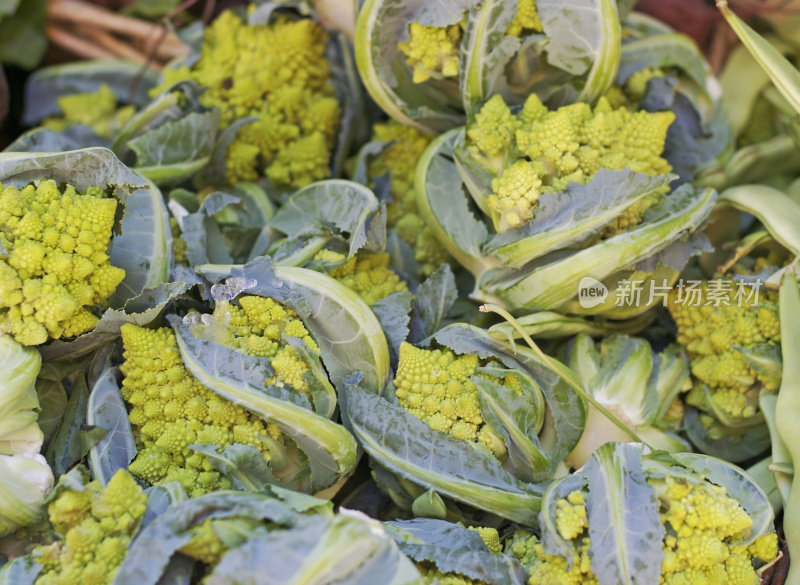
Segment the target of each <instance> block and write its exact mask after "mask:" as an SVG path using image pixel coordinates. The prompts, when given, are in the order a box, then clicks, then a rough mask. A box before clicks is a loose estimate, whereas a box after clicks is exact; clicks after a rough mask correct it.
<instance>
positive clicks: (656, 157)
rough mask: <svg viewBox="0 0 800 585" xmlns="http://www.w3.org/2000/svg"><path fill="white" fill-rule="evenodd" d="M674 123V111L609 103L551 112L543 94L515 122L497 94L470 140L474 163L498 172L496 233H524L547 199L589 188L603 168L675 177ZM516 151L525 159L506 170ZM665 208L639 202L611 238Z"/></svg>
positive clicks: (493, 206) (493, 199) (493, 207)
mask: <svg viewBox="0 0 800 585" xmlns="http://www.w3.org/2000/svg"><path fill="white" fill-rule="evenodd" d="M674 119H675V114H673V113H672V112H655V113H650V112H645V111H638V112H633V111H630V110H628V109H627V108H622V107H621V108H617V109H614V108H612V107H611V105H610V103H609V102H608V100H606V99H601V100H600V101H599V102H598V104H597V105H596V106H595V107H594V109H592V108H591V107H590V106H589V105H587V104H584V103H576V104H571V105H568V106H563V107H561V108H558V109H557V110H552V111H551V110H548V109H547V107H546V106H544V104H542V102H541V100H540V99H539V97H538V96H537V95H536V94H532V95H531V96H530V97H529V98H528V99H527V101H526V102H525V105H524V106H523V108H522V110H521V111H520V112H519V114H517V115H516V116H513V115H512V113H511V111H510V110H509V108H508V106H506V104H505V102H504V101H503V98H502V97H501V96H500V95H496V96H494V97H493V98H492V99H490V100H489V101H488V102H487V103H486V104H485V105H484V106H483V108H482V110H481V112H480V113H479V114H478V115H476V118H475V123H474V124H473V125H471V126H469V127H468V130H467V136H468V138H469V143H468V144H469V146H468V149H469V152H470V154H471V155H472V156H473V158H475V160H477V161H480V163H481V164H482V166H484V167H485V168H486V169H487V170H490V171H491V172H494V173H496V174H497V178H495V179H494V180H493V181H492V191H493V192H492V194H491V195H490V196H489V198H488V202H487V203H488V207H489V209H490V211H491V215H492V219H493V220H494V224H495V229H496V230H497V231H498V232H503V231H505V230H507V229H509V228H516V227H520V226H521V225H522V224H524V223H525V222H526V221H528V220H530V219H531V218H532V217H533V216H534V212H535V209H536V204H537V201H538V199H539V196H540V194H541V193H547V192H556V191H562V190H563V189H564V188H565V187H566V186H567V185H568V184H569V183H588V182H589V181H590V180H591V179H592V178H593V177H594V176H595V175H596V174H597V171H598V170H600V169H610V170H621V169H624V168H629V169H631V170H633V171H635V172H639V173H645V174H648V175H663V174H666V173H669V172H670V170H671V168H672V167H671V166H670V165H669V163H668V162H667V161H666V160H665V159H664V158H662V156H661V155H662V152H663V150H664V141H665V139H666V135H667V130H668V129H669V126H670V124H672V122H673V120H674ZM509 149H516V152H517V153H518V156H519V157H520V158H519V160H517V161H516V162H514V163H513V164H510V165H508V166H506V162H505V161H504V158H503V155H506V156H508V155H507V151H508V150H509ZM657 202H658V198H657V197H649V198H646V199H643V200H640V201H638V202H637V203H636V204H634V205H632V206H631V207H630V208H628V210H626V212H625V213H624V214H622V215H621V216H620V217H618V218H617V219H616V220H615V222H613V223H612V224H610V225H609V226H607V228H606V234H611V235H613V234H615V233H619V232H622V231H626V230H628V229H630V228H631V227H633V226H636V225H637V224H638V223H639V222H640V221H641V220H642V218H643V217H644V214H645V212H646V211H647V210H648V209H649V208H650V207H652V206H653V205H655V204H656V203H657Z"/></svg>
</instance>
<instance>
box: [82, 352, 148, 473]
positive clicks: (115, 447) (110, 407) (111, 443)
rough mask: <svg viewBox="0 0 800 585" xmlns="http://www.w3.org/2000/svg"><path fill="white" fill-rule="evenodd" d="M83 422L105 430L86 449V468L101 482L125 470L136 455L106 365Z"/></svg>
mask: <svg viewBox="0 0 800 585" xmlns="http://www.w3.org/2000/svg"><path fill="white" fill-rule="evenodd" d="M86 422H87V424H89V425H92V426H94V427H98V428H101V429H104V430H105V431H106V433H105V436H103V438H102V439H100V441H99V442H98V443H97V444H96V445H95V446H94V447H92V449H91V451H90V452H89V468H90V469H91V471H92V476H93V477H94V479H96V480H98V481H99V482H100V483H101V484H102V485H106V484H107V483H108V480H109V479H111V477H112V476H113V475H114V473H116V472H117V470H119V469H127V468H128V464H130V462H131V461H133V459H134V457H136V441H135V440H134V438H133V431H132V430H131V423H130V421H129V420H128V411H127V410H126V409H125V403H124V402H123V401H122V395H121V394H120V390H119V386H118V385H117V379H116V376H115V373H114V370H113V369H111V368H107V369H106V370H104V371H103V373H102V374H101V376H100V378H99V379H98V380H97V382H96V383H95V385H94V388H92V392H91V394H90V395H89V402H88V406H87V417H86Z"/></svg>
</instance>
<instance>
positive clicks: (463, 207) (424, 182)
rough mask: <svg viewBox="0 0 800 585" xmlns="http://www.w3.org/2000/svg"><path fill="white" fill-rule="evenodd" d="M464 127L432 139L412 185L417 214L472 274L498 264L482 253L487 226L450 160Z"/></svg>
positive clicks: (486, 235)
mask: <svg viewBox="0 0 800 585" xmlns="http://www.w3.org/2000/svg"><path fill="white" fill-rule="evenodd" d="M462 132H463V129H456V130H452V131H450V132H448V133H446V134H442V135H441V136H440V137H438V138H437V139H435V140H434V141H433V142H431V144H430V145H429V146H428V148H427V149H426V150H425V152H424V153H423V154H422V156H421V157H420V159H419V162H418V163H417V173H416V178H415V186H416V192H417V205H418V206H419V212H420V215H421V216H422V217H423V218H424V219H425V222H426V223H427V224H428V226H429V227H430V229H431V231H432V232H433V234H434V236H436V239H437V240H438V241H439V243H441V244H442V245H443V246H444V247H445V248H446V249H447V251H448V252H449V253H450V255H451V256H453V258H455V259H456V260H458V263H459V264H461V265H462V266H464V267H465V268H466V269H467V270H469V271H470V272H472V273H473V274H475V275H479V274H481V273H482V272H484V271H485V270H487V269H488V268H492V267H494V266H497V265H498V264H496V263H494V262H492V261H491V260H490V259H486V258H484V257H483V253H482V246H483V244H484V242H485V241H486V239H487V238H488V236H489V233H488V231H487V230H486V226H485V225H484V224H483V222H481V221H480V220H478V219H477V218H476V217H475V216H474V215H473V213H472V211H471V210H470V208H469V202H470V198H469V196H468V195H467V194H466V193H464V191H463V186H462V183H461V176H460V174H459V172H458V168H457V167H456V164H455V161H454V160H453V147H454V145H455V142H456V140H458V136H459V134H460V133H462Z"/></svg>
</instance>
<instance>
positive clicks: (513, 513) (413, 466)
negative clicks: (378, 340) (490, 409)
mask: <svg viewBox="0 0 800 585" xmlns="http://www.w3.org/2000/svg"><path fill="white" fill-rule="evenodd" d="M343 396H344V399H343V400H342V402H343V406H342V408H343V416H344V417H345V424H347V425H348V426H349V428H351V429H352V430H353V433H354V434H355V435H356V436H357V437H358V439H359V442H360V444H361V446H362V447H363V448H364V449H365V450H366V452H367V453H369V455H370V457H372V458H373V459H375V460H376V461H377V462H379V463H380V464H381V465H382V466H383V467H385V468H386V469H388V470H389V471H391V472H392V473H395V474H397V475H399V476H401V477H404V478H407V479H409V480H411V481H413V482H414V483H417V484H420V485H422V486H423V487H425V488H433V489H435V490H436V491H437V492H439V493H440V494H442V495H444V496H447V497H450V498H453V499H454V500H457V501H459V502H464V503H466V504H469V505H471V506H474V507H476V508H479V509H482V510H487V511H490V512H492V513H494V514H497V515H498V516H501V517H503V518H508V519H509V520H513V521H515V522H518V523H520V524H523V525H526V526H533V525H535V524H536V515H537V512H538V510H539V504H540V500H541V494H542V490H541V488H539V487H538V486H535V485H532V484H527V483H524V482H522V481H520V480H518V479H516V478H515V477H514V476H513V475H511V474H510V473H508V472H507V471H505V470H504V469H503V468H502V466H501V465H500V461H498V460H497V459H495V458H494V457H493V456H492V455H491V454H489V453H488V452H484V451H481V450H479V449H478V448H476V447H474V446H473V445H472V444H471V443H469V442H467V441H459V440H457V439H454V438H452V437H450V436H449V435H446V434H444V433H440V432H438V431H435V430H433V429H431V428H430V427H429V426H428V425H426V424H425V423H424V422H422V421H421V420H419V419H418V418H417V417H415V416H414V415H412V414H409V413H408V412H406V411H405V410H403V409H402V408H400V407H399V406H395V405H394V404H392V403H391V402H389V401H388V400H385V399H384V398H382V397H380V396H379V395H377V394H373V393H372V392H367V391H365V390H363V389H361V388H359V387H357V386H353V385H351V384H347V385H346V386H345V390H344V393H343ZM340 399H342V395H341V394H340Z"/></svg>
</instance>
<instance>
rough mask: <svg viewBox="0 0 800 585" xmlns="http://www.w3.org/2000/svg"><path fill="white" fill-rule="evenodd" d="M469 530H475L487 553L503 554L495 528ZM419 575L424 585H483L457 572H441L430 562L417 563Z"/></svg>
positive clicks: (482, 527)
mask: <svg viewBox="0 0 800 585" xmlns="http://www.w3.org/2000/svg"><path fill="white" fill-rule="evenodd" d="M469 529H470V530H475V531H476V532H477V533H478V534H479V535H480V537H481V539H482V540H483V543H484V544H485V545H486V548H487V549H488V551H489V552H490V553H492V554H500V553H502V552H503V545H502V543H501V542H500V534H499V533H498V532H497V530H496V529H495V528H489V527H485V526H477V527H472V526H470V527H469ZM417 569H419V572H420V575H422V579H423V582H424V583H425V585H485V582H484V581H481V580H478V579H470V578H468V577H465V576H464V575H461V574H459V573H458V572H454V571H450V572H446V573H445V572H442V571H440V570H439V569H438V568H437V567H436V565H435V564H434V563H432V562H428V561H422V562H419V563H417Z"/></svg>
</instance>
